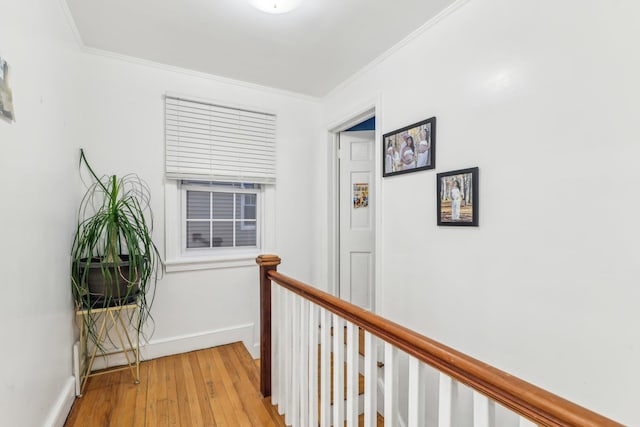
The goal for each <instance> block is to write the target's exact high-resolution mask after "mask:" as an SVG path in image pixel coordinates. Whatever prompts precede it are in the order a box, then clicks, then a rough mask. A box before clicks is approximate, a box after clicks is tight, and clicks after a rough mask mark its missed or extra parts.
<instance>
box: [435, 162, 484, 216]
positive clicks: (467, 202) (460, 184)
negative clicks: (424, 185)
mask: <svg viewBox="0 0 640 427" xmlns="http://www.w3.org/2000/svg"><path fill="white" fill-rule="evenodd" d="M437 183H438V185H437V193H436V194H437V197H438V225H458V226H476V227H477V226H478V168H469V169H460V170H455V171H450V172H443V173H439V174H438V175H437Z"/></svg>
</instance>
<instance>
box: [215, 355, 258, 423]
mask: <svg viewBox="0 0 640 427" xmlns="http://www.w3.org/2000/svg"><path fill="white" fill-rule="evenodd" d="M211 357H212V358H213V362H214V365H213V366H215V369H216V370H217V375H218V377H219V378H221V380H222V386H223V387H224V392H225V393H226V395H227V398H228V402H227V404H226V405H225V406H226V407H227V409H228V407H229V405H230V406H231V408H232V410H233V418H234V419H235V420H236V422H235V423H234V425H235V426H239V427H245V426H247V427H251V421H249V417H247V414H246V412H245V411H244V408H243V407H242V402H241V401H240V396H239V395H238V391H237V390H236V388H235V387H234V385H233V380H232V379H231V373H230V372H229V371H228V370H227V369H226V368H225V366H224V361H223V360H222V357H221V354H220V351H214V352H211Z"/></svg>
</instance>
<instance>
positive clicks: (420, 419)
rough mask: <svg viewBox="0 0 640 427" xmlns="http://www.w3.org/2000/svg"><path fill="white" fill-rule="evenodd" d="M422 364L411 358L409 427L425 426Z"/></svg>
mask: <svg viewBox="0 0 640 427" xmlns="http://www.w3.org/2000/svg"><path fill="white" fill-rule="evenodd" d="M425 402H426V399H425V396H424V393H423V381H422V363H421V362H420V361H419V360H418V359H416V358H415V357H413V356H409V424H408V427H418V426H423V425H424V405H425Z"/></svg>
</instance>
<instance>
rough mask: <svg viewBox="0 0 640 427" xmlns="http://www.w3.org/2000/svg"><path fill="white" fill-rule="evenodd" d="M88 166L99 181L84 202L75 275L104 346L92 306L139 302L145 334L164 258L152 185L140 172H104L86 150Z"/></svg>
mask: <svg viewBox="0 0 640 427" xmlns="http://www.w3.org/2000/svg"><path fill="white" fill-rule="evenodd" d="M83 165H84V166H85V167H86V168H87V170H88V171H89V173H90V176H91V180H92V181H93V182H92V183H91V184H90V185H89V186H88V188H87V190H86V193H85V195H84V197H83V198H82V201H81V202H80V209H79V211H78V227H77V229H76V233H75V237H74V239H73V248H72V251H71V256H72V274H71V278H72V286H73V296H74V300H75V303H76V307H77V308H78V309H80V310H87V311H88V314H89V315H87V316H82V317H83V318H84V319H85V320H84V321H85V327H86V329H87V332H88V336H89V337H90V338H91V339H92V341H93V342H94V343H95V344H96V345H98V346H99V347H101V346H100V343H99V342H97V335H98V331H97V330H96V323H95V321H94V320H92V319H93V316H91V315H90V311H91V310H92V309H94V310H95V309H96V308H103V307H112V306H118V305H125V304H130V303H133V302H136V303H137V305H138V307H139V315H138V316H137V318H136V319H137V321H136V324H135V325H134V327H135V328H136V331H137V333H140V331H141V328H142V326H143V325H144V324H145V323H146V321H147V320H148V318H149V313H150V309H151V305H152V303H153V296H154V293H155V285H156V282H157V279H158V271H159V269H160V268H161V259H160V253H159V251H158V248H157V247H156V245H155V244H154V243H153V240H152V233H153V215H152V212H151V210H150V206H149V200H150V191H149V187H148V186H147V184H146V183H145V182H144V181H143V180H142V179H141V178H140V177H138V176H137V175H134V174H129V175H125V176H122V177H120V178H118V177H117V176H116V175H111V176H109V175H105V176H102V177H98V175H96V173H95V172H94V170H93V169H92V168H91V166H90V165H89V162H88V161H87V158H86V157H85V154H84V151H83V150H82V149H81V150H80V167H81V168H82V166H83Z"/></svg>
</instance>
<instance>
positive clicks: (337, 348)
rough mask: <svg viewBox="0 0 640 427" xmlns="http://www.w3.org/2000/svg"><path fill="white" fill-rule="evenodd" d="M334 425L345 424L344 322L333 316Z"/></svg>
mask: <svg viewBox="0 0 640 427" xmlns="http://www.w3.org/2000/svg"><path fill="white" fill-rule="evenodd" d="M332 350H333V425H334V426H340V425H342V424H343V422H344V321H343V320H342V319H341V318H340V317H339V316H337V315H335V314H334V315H333V349H332Z"/></svg>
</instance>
